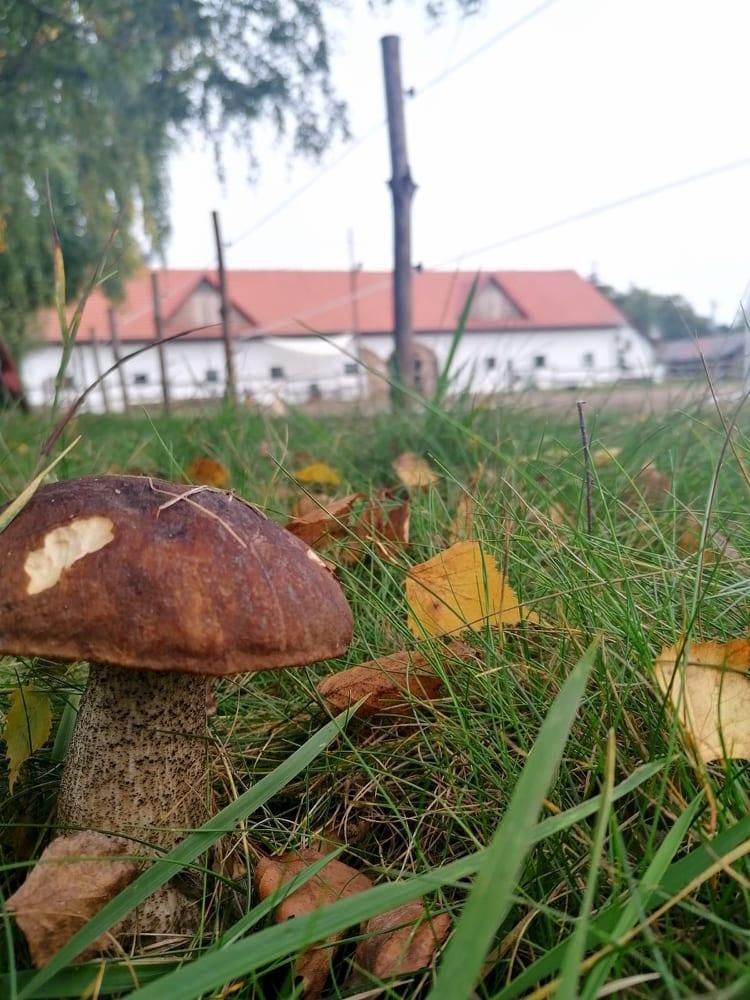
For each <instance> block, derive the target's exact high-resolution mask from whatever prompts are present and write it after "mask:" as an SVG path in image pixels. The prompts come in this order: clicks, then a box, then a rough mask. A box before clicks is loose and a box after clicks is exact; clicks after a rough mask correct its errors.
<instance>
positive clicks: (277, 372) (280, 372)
mask: <svg viewBox="0 0 750 1000" xmlns="http://www.w3.org/2000/svg"><path fill="white" fill-rule="evenodd" d="M283 377H284V369H283V368H276V367H274V368H272V369H271V378H283Z"/></svg>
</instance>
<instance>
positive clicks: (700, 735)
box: [654, 639, 750, 762]
mask: <svg viewBox="0 0 750 1000" xmlns="http://www.w3.org/2000/svg"><path fill="white" fill-rule="evenodd" d="M679 649H680V647H679V646H670V647H666V648H664V649H662V651H661V653H660V654H659V656H658V657H657V660H656V663H655V664H654V671H655V673H656V679H657V681H658V683H659V686H660V687H661V689H662V691H663V692H665V693H666V692H669V695H670V698H671V700H672V705H673V706H674V708H675V710H676V711H677V712H678V717H679V720H680V723H681V725H682V728H683V730H684V732H685V734H686V736H687V739H688V741H689V743H690V745H691V746H692V748H693V749H694V750H695V752H696V753H697V755H698V757H699V758H700V759H701V760H704V761H706V762H708V761H712V760H725V759H729V758H742V759H750V677H748V676H747V671H748V669H749V668H750V642H749V641H748V640H747V639H733V640H732V641H731V642H727V643H722V642H717V641H712V642H691V643H690V644H689V646H688V650H687V654H688V655H687V662H685V659H684V657H680V660H679V663H678V662H677V657H678V653H679ZM676 664H677V666H675V665H676Z"/></svg>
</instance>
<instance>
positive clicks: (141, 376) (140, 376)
mask: <svg viewBox="0 0 750 1000" xmlns="http://www.w3.org/2000/svg"><path fill="white" fill-rule="evenodd" d="M133 382H134V383H135V384H136V385H148V375H147V374H146V372H136V374H135V375H134V377H133Z"/></svg>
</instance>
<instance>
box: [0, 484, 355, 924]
mask: <svg viewBox="0 0 750 1000" xmlns="http://www.w3.org/2000/svg"><path fill="white" fill-rule="evenodd" d="M0 563H1V564H2V566H3V572H2V575H1V576H0V653H15V654H18V655H22V656H44V657H48V658H51V659H53V660H58V661H65V662H73V661H79V660H86V661H88V662H89V664H90V666H89V678H88V683H87V685H86V689H85V691H84V694H83V698H82V700H81V704H80V708H79V711H78V716H77V719H76V724H75V728H74V732H73V736H72V739H71V743H70V748H69V750H68V755H67V759H66V761H65V766H64V771H63V776H62V782H61V787H60V795H59V800H58V805H57V817H56V825H57V828H58V829H71V828H73V829H82V830H92V831H100V832H104V833H108V834H113V835H116V836H118V837H125V838H127V839H128V846H129V850H130V853H145V854H153V853H157V852H159V851H163V850H169V849H170V848H172V847H173V846H174V845H175V844H176V843H178V842H179V841H180V840H181V839H182V838H183V837H184V836H185V833H186V831H189V830H191V829H194V828H195V827H196V826H199V825H200V824H201V823H203V822H205V820H206V819H207V806H206V803H207V797H208V788H207V765H206V739H205V733H206V695H207V686H208V684H209V683H210V678H216V677H225V676H228V675H230V674H236V673H243V672H247V671H255V670H267V669H273V668H278V667H291V666H299V665H303V664H308V663H313V662H315V661H316V660H322V659H327V658H329V657H333V656H338V655H340V654H342V653H343V652H344V651H345V650H346V648H347V646H348V645H349V642H350V641H351V635H352V617H351V611H350V609H349V606H348V604H347V602H346V598H345V597H344V594H343V592H342V590H341V588H340V586H339V584H338V583H337V581H336V580H335V578H334V577H333V575H332V574H331V573H330V572H329V571H328V569H326V567H325V564H324V563H323V561H322V560H321V559H320V558H319V557H318V556H317V555H316V554H315V552H313V550H312V549H310V548H308V546H307V545H305V544H304V543H303V542H301V541H299V539H297V538H295V537H294V536H293V535H291V534H290V533H289V532H287V531H285V530H283V529H282V528H280V527H279V526H278V525H276V524H274V523H273V522H272V521H269V520H268V519H267V518H266V517H265V516H263V515H262V514H260V513H259V512H258V511H256V510H255V509H254V508H253V507H251V506H250V505H249V504H246V503H245V502H244V501H242V500H240V499H238V498H237V497H235V496H233V495H232V494H230V493H226V492H224V491H221V490H215V489H207V488H198V489H196V488H194V487H193V488H191V487H187V486H184V485H179V484H175V483H169V482H165V481H162V480H156V479H149V478H143V477H137V476H92V477H84V478H81V479H71V480H67V481H64V482H59V483H54V484H51V485H49V486H46V487H43V488H42V489H40V490H38V492H37V493H36V494H35V496H34V497H33V498H32V499H31V500H30V501H29V503H28V504H27V505H26V506H25V507H24V508H23V510H22V511H21V513H20V514H19V515H18V516H17V517H16V518H15V520H13V521H12V522H11V523H10V525H9V526H8V527H7V528H6V529H5V530H4V531H3V532H2V534H0ZM197 919H198V907H197V903H195V901H192V900H190V898H189V895H187V894H186V893H185V891H184V888H183V887H181V886H180V885H179V884H177V880H174V881H172V882H170V883H168V884H167V885H166V886H164V887H163V888H162V889H161V890H159V892H157V893H155V894H154V895H153V896H152V897H150V899H148V900H146V901H145V902H144V903H143V904H142V905H141V906H140V907H139V908H138V909H137V910H136V911H135V914H134V915H131V918H129V923H128V924H127V926H125V927H124V928H123V933H125V932H127V933H129V934H138V935H139V936H142V935H148V936H149V937H151V936H154V935H164V934H173V933H191V932H192V931H193V930H194V929H195V927H196V926H197Z"/></svg>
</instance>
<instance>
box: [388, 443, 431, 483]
mask: <svg viewBox="0 0 750 1000" xmlns="http://www.w3.org/2000/svg"><path fill="white" fill-rule="evenodd" d="M393 471H394V472H395V473H396V475H397V476H398V478H399V479H400V480H401V482H402V483H403V484H404V486H406V488H407V489H409V490H426V489H427V488H428V486H433V485H434V484H435V483H436V482H437V481H438V479H439V476H438V474H437V473H436V472H435V471H434V470H433V469H431V468H430V466H429V464H428V463H427V461H426V460H425V459H424V458H420V456H419V455H416V454H415V453H414V452H413V451H405V452H404V453H403V455H399V456H398V458H397V459H395V461H394V462H393Z"/></svg>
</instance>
